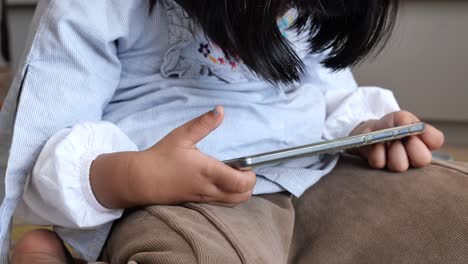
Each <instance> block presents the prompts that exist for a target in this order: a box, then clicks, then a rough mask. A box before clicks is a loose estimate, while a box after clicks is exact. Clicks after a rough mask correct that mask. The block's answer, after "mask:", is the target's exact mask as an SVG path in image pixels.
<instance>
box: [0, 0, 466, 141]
mask: <svg viewBox="0 0 468 264" xmlns="http://www.w3.org/2000/svg"><path fill="white" fill-rule="evenodd" d="M36 1H37V0H8V11H9V13H8V14H9V22H10V34H11V50H12V58H13V61H12V68H13V69H15V68H16V67H17V65H18V59H19V58H20V56H21V55H22V52H23V45H24V43H25V40H26V35H27V32H28V28H29V23H30V21H31V18H32V15H33V12H34V6H35V2H36ZM82 1H92V0H82ZM354 72H355V75H356V78H357V79H358V82H359V83H360V84H361V85H376V86H381V87H386V88H389V89H392V90H393V91H394V93H395V95H396V96H397V99H398V100H399V102H400V104H401V106H402V108H404V109H406V110H409V111H412V112H414V113H416V114H417V115H418V116H420V117H421V118H423V119H424V120H426V121H430V122H431V123H434V124H436V125H438V126H439V127H440V128H442V129H443V130H444V132H445V133H446V134H447V141H448V142H449V144H450V143H451V144H458V145H460V144H465V145H467V146H468V1H462V0H443V1H440V0H401V9H400V15H399V20H398V23H397V27H396V31H395V33H394V36H393V38H392V40H391V42H390V43H389V45H388V47H387V48H386V49H385V50H384V51H383V52H382V53H381V54H380V55H379V56H378V57H376V58H375V59H373V60H368V61H366V62H364V63H362V64H361V65H359V66H358V67H356V68H355V69H354ZM0 96H1V91H0Z"/></svg>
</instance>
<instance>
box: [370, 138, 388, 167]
mask: <svg viewBox="0 0 468 264" xmlns="http://www.w3.org/2000/svg"><path fill="white" fill-rule="evenodd" d="M364 151H365V152H366V153H365V154H364V155H365V158H367V161H368V163H369V165H370V166H371V167H372V168H374V169H383V168H385V166H386V165H387V153H386V148H385V144H384V143H378V144H375V145H372V146H368V147H366V148H365V150H364Z"/></svg>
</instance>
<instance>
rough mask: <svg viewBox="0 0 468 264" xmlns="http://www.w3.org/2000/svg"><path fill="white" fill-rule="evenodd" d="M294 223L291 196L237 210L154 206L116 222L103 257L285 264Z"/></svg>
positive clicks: (265, 199)
mask: <svg viewBox="0 0 468 264" xmlns="http://www.w3.org/2000/svg"><path fill="white" fill-rule="evenodd" d="M293 223H294V211H293V207H292V203H291V197H290V195H289V194H275V195H266V196H263V197H254V198H252V199H251V200H250V201H249V202H248V203H246V204H243V205H240V206H237V207H235V208H226V207H221V206H214V205H207V204H186V205H184V206H152V207H147V208H145V209H144V210H140V211H136V212H133V213H131V214H129V215H128V216H126V217H125V218H124V219H122V220H121V221H120V222H118V223H117V224H116V225H115V226H114V228H113V231H112V234H111V235H110V237H109V240H108V242H107V245H106V248H105V249H104V250H103V253H102V258H103V260H104V261H107V262H109V263H130V262H129V261H134V262H132V263H164V264H171V263H174V264H175V263H177V264H179V263H187V264H190V263H201V264H209V263H212V264H218V263H223V264H234V263H235V264H240V263H269V264H276V263H278V264H285V263H286V261H287V257H288V252H289V245H290V241H291V236H292V231H293Z"/></svg>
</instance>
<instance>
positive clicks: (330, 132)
mask: <svg viewBox="0 0 468 264" xmlns="http://www.w3.org/2000/svg"><path fill="white" fill-rule="evenodd" d="M325 96H326V100H327V108H328V110H329V111H327V112H328V113H327V120H326V122H325V130H324V133H323V137H324V139H326V140H330V139H335V138H341V137H346V136H348V135H349V134H350V133H351V132H352V131H353V129H354V128H355V127H357V126H358V125H359V124H360V123H362V122H365V121H368V120H375V119H380V118H382V117H384V116H385V115H387V114H389V113H392V112H395V111H399V110H400V107H399V106H398V103H397V101H396V99H395V97H394V95H393V93H392V92H391V91H389V90H385V89H382V88H377V87H366V88H358V89H356V90H354V91H349V90H332V91H330V92H327V93H326V95H325Z"/></svg>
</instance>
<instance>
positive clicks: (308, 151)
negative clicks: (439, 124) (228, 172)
mask: <svg viewBox="0 0 468 264" xmlns="http://www.w3.org/2000/svg"><path fill="white" fill-rule="evenodd" d="M424 127H425V124H424V123H416V124H412V125H406V126H400V127H394V128H389V129H384V130H379V131H374V132H371V133H367V134H362V135H357V136H351V137H344V138H339V139H334V140H329V141H323V142H319V143H315V144H310V145H304V146H299V147H294V148H289V149H283V150H278V151H273V152H267V153H262V154H257V155H252V156H247V157H242V158H237V159H232V160H226V161H223V162H224V163H225V164H226V165H229V166H231V167H233V168H236V169H239V170H250V169H252V168H255V167H259V166H264V165H269V164H275V163H280V162H285V161H288V160H291V159H297V158H303V157H307V156H314V155H319V154H326V153H335V152H338V151H342V150H346V149H351V148H357V147H362V146H367V145H372V144H376V143H380V142H385V141H391V140H396V139H401V138H404V137H407V136H411V135H417V134H421V133H422V132H423V131H424Z"/></svg>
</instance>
